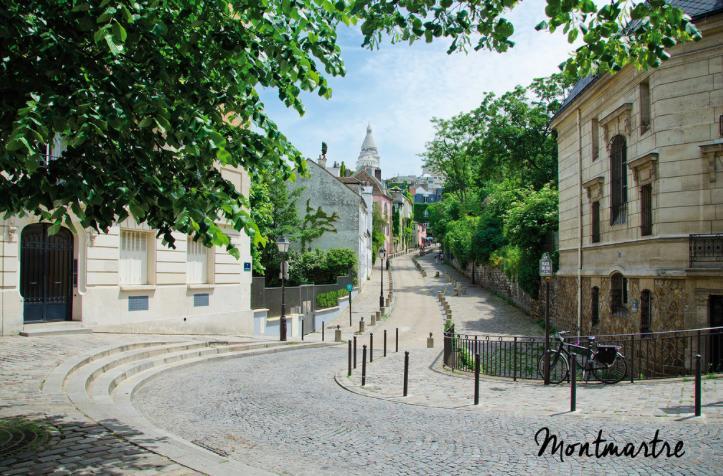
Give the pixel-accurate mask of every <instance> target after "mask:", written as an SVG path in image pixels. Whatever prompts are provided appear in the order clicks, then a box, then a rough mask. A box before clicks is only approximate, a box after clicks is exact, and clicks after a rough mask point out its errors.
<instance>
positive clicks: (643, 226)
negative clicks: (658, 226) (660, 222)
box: [640, 184, 653, 236]
mask: <svg viewBox="0 0 723 476" xmlns="http://www.w3.org/2000/svg"><path fill="white" fill-rule="evenodd" d="M640 234H641V235H642V236H646V235H652V234H653V186H652V184H647V185H643V186H642V187H640Z"/></svg>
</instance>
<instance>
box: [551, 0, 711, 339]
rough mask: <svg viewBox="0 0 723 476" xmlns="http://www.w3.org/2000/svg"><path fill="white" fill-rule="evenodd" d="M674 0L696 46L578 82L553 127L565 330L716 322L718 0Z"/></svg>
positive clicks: (560, 310) (558, 296)
mask: <svg viewBox="0 0 723 476" xmlns="http://www.w3.org/2000/svg"><path fill="white" fill-rule="evenodd" d="M671 3H674V4H676V5H679V6H682V7H683V8H684V9H685V10H686V12H687V13H689V14H690V15H691V17H693V19H694V21H695V23H696V25H697V26H698V28H699V29H700V30H701V32H702V33H703V39H702V40H701V41H699V42H692V43H688V44H685V45H682V46H677V47H675V48H673V49H671V50H670V54H671V55H672V57H671V58H670V60H669V61H666V62H664V63H663V64H662V65H661V66H660V67H659V68H657V69H651V70H648V71H639V70H637V69H635V68H633V67H626V68H624V69H623V70H622V71H620V72H619V73H617V74H615V75H604V76H601V77H597V78H588V79H586V80H583V81H581V82H580V83H579V84H578V85H576V87H575V88H574V90H573V91H572V93H571V95H570V97H569V98H568V99H567V100H566V102H565V104H564V105H563V108H562V110H561V111H560V112H559V113H558V115H557V116H556V118H555V119H554V122H553V127H554V128H555V130H556V131H557V134H558V136H557V141H558V152H559V188H560V211H559V218H560V241H559V252H560V267H559V271H558V273H557V279H556V292H555V301H556V304H555V306H556V318H557V325H558V327H560V328H566V329H569V330H571V331H573V332H574V331H579V332H581V333H583V334H588V333H592V334H610V333H647V332H650V331H662V330H673V329H676V330H677V329H690V328H701V327H708V326H721V325H723V124H722V123H721V121H722V118H723V4H721V2H720V1H717V0H708V1H706V0H703V1H695V2H693V1H684V0H678V1H673V2H671Z"/></svg>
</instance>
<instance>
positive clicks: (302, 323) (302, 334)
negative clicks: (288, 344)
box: [301, 319, 304, 340]
mask: <svg viewBox="0 0 723 476" xmlns="http://www.w3.org/2000/svg"><path fill="white" fill-rule="evenodd" d="M301 340H304V319H301Z"/></svg>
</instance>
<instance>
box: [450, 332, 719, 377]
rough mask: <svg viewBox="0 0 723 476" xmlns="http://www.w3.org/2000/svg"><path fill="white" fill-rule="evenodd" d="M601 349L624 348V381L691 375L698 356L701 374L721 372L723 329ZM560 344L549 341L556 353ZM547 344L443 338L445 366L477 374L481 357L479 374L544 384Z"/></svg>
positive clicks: (610, 340)
mask: <svg viewBox="0 0 723 476" xmlns="http://www.w3.org/2000/svg"><path fill="white" fill-rule="evenodd" d="M565 342H567V343H571V344H577V345H587V336H575V337H570V336H565ZM596 342H597V344H602V345H617V346H620V347H621V349H620V353H622V354H623V356H624V357H625V359H626V361H627V374H626V377H625V378H626V379H627V380H629V381H631V382H632V381H634V380H648V379H655V378H666V377H680V376H686V375H692V374H693V373H694V371H695V356H696V354H700V355H701V356H702V363H703V367H702V368H703V372H705V373H720V372H723V327H711V328H705V329H692V330H684V331H670V332H646V333H644V334H613V335H598V336H596ZM558 345H559V341H558V340H557V339H555V338H553V337H552V336H551V337H550V347H551V348H552V349H553V350H556V349H557V347H558ZM544 349H545V339H544V337H540V336H497V335H470V334H455V333H453V332H447V333H445V335H444V364H445V365H446V366H447V367H448V368H451V369H454V370H462V371H467V372H474V361H475V354H477V353H479V355H480V373H482V374H484V375H489V376H493V377H506V378H511V379H513V380H517V379H539V380H541V379H542V375H541V374H540V370H539V369H540V358H541V356H542V355H543V351H544Z"/></svg>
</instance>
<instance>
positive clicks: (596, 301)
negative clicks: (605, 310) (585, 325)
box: [590, 286, 600, 326]
mask: <svg viewBox="0 0 723 476" xmlns="http://www.w3.org/2000/svg"><path fill="white" fill-rule="evenodd" d="M590 294H591V303H590V306H591V309H590V314H591V316H592V325H593V326H596V325H598V324H599V323H600V288H598V287H597V286H595V287H593V288H592V292H591V293H590Z"/></svg>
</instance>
